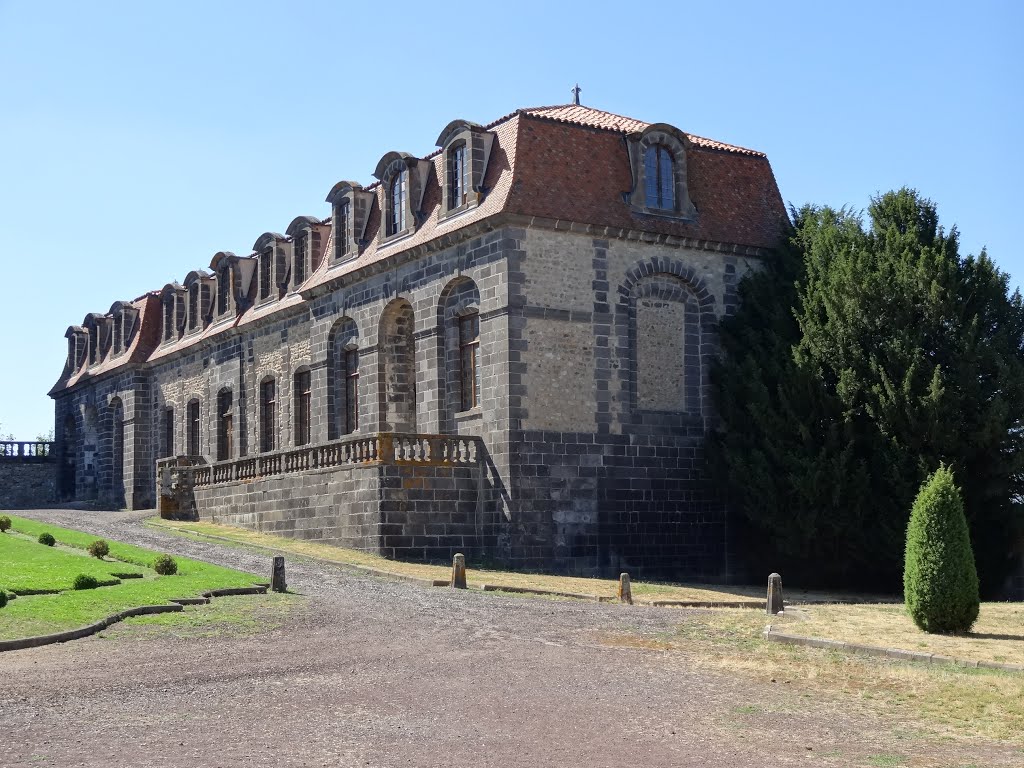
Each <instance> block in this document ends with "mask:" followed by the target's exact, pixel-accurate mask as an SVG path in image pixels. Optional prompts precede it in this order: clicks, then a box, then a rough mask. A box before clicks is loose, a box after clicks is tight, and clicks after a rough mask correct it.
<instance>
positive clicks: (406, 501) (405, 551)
mask: <svg viewBox="0 0 1024 768" xmlns="http://www.w3.org/2000/svg"><path fill="white" fill-rule="evenodd" d="M480 472H481V470H480V468H479V467H476V466H458V467H451V466H412V465H388V464H368V465H365V466H359V465H348V466H344V467H334V468H330V469H319V470H307V471H305V472H296V473H290V474H287V475H281V476H277V477H262V478H257V479H253V480H238V481H234V482H228V483H216V484H213V485H206V486H201V487H198V488H196V489H195V490H194V498H195V509H196V513H197V514H198V516H199V519H200V520H208V521H210V522H216V523H222V524H225V525H237V526H240V527H243V528H248V529H250V530H255V531H261V532H264V533H272V534H275V535H278V536H288V537H290V538H296V539H307V540H314V541H319V542H323V543H325V544H334V545H337V546H342V547H351V548H353V549H359V550H363V551H366V552H373V553H375V554H381V555H384V556H386V557H392V558H399V559H408V560H449V561H450V559H451V557H452V555H453V554H454V553H455V552H463V553H465V554H467V555H479V554H482V553H483V552H485V551H488V550H489V549H491V548H492V546H491V545H493V539H494V538H495V535H494V532H493V527H494V526H493V524H490V525H488V524H487V523H486V521H485V520H484V514H483V506H484V501H485V498H486V493H485V491H484V489H483V487H482V485H481V480H480Z"/></svg>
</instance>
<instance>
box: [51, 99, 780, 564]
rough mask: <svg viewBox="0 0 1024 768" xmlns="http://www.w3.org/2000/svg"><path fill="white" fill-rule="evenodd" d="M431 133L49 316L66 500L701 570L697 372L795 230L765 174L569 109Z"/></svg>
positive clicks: (398, 542)
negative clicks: (368, 172)
mask: <svg viewBox="0 0 1024 768" xmlns="http://www.w3.org/2000/svg"><path fill="white" fill-rule="evenodd" d="M436 145H437V149H435V150H434V151H432V152H431V153H429V154H427V155H425V156H414V155H410V154H407V153H405V152H388V153H387V154H385V155H384V156H383V157H382V158H381V159H380V162H379V163H378V164H377V167H376V169H375V170H374V172H373V176H374V177H375V179H376V180H375V181H374V182H372V183H370V184H367V185H365V186H364V185H362V184H360V183H358V182H355V181H341V182H338V183H337V184H336V185H335V186H334V188H333V189H331V190H330V193H329V194H328V195H327V202H328V203H329V204H330V215H329V216H328V217H327V218H319V217H316V216H299V217H297V218H295V219H294V220H292V221H291V223H290V224H288V226H287V228H286V229H285V231H284V233H283V234H282V233H278V232H266V233H264V234H262V235H260V236H259V237H258V238H257V239H256V241H255V243H254V245H253V248H252V252H251V253H249V254H246V255H243V256H237V255H235V254H234V253H231V252H228V251H222V252H220V253H217V254H215V255H214V256H213V258H212V259H211V260H210V262H209V266H208V268H206V269H196V270H193V271H191V272H188V274H187V275H185V277H184V279H183V280H182V281H181V282H180V283H179V282H171V283H168V284H167V285H165V286H164V287H163V288H162V289H161V290H158V291H151V292H149V293H146V294H144V295H142V296H140V297H139V298H137V299H134V300H131V301H116V302H114V304H113V305H112V306H111V307H110V310H109V311H108V312H106V313H95V314H90V315H88V316H86V318H85V319H84V321H83V322H82V324H81V325H80V326H71V327H70V328H68V331H67V334H66V336H67V340H68V355H67V363H66V365H65V368H64V371H63V373H62V374H61V377H60V380H59V381H58V383H57V384H56V385H55V386H54V388H53V390H52V391H51V393H50V394H51V396H52V397H53V398H54V399H55V401H56V436H57V443H58V445H57V451H58V456H59V466H60V473H59V486H60V491H61V493H62V494H63V495H64V496H65V497H68V498H71V497H74V498H78V499H85V498H100V499H102V500H105V501H107V502H110V503H114V504H120V505H124V506H127V507H131V508H145V507H152V506H155V505H156V504H157V502H158V500H162V501H161V503H163V502H166V503H167V504H168V508H174V506H175V505H178V508H179V512H184V513H191V514H196V515H198V516H199V517H200V518H203V519H213V520H216V521H218V522H225V523H233V524H237V525H243V526H247V527H251V528H255V529H259V530H263V531H267V532H274V533H279V534H285V535H292V536H300V537H304V538H315V539H320V540H323V541H326V542H333V543H338V544H341V545H346V546H354V547H359V548H362V549H367V550H372V551H375V552H380V553H382V554H385V555H388V556H395V557H413V558H448V557H450V555H451V554H452V553H453V552H455V551H465V552H466V553H467V554H468V555H469V556H470V557H471V558H488V559H491V560H494V561H497V562H506V563H511V564H514V565H516V566H521V567H540V566H543V567H548V568H556V569H560V570H565V571H571V572H579V573H594V572H600V571H609V570H610V571H615V570H617V569H620V568H628V569H629V570H631V571H632V572H634V573H635V574H643V573H648V574H651V573H656V572H659V573H672V574H675V575H678V576H686V577H690V578H718V577H720V576H721V575H722V569H723V563H724V552H725V530H724V528H725V514H724V509H723V507H722V505H721V504H720V503H719V502H718V501H717V500H716V499H715V497H714V496H713V494H711V493H710V491H709V489H708V485H707V483H706V481H705V478H704V477H703V474H702V473H703V470H702V466H703V461H702V442H703V437H704V434H705V431H706V429H707V427H708V424H709V421H710V420H712V419H713V412H712V404H711V401H710V388H709V382H708V367H709V363H710V361H711V360H712V359H713V358H714V356H715V354H716V352H717V350H718V343H717V338H716V326H717V322H718V320H719V319H720V318H721V317H722V316H723V315H725V314H728V313H730V312H732V311H733V310H734V308H735V306H736V301H737V296H736V285H737V282H738V280H739V278H740V277H741V276H742V274H743V273H745V272H746V271H748V270H751V269H756V268H757V264H758V261H759V259H761V258H762V257H763V256H764V255H765V254H766V253H767V249H771V248H772V247H773V246H775V245H776V244H777V242H778V238H779V236H780V233H781V231H782V229H783V227H784V226H785V223H786V213H785V209H784V206H783V203H782V199H781V197H780V195H779V191H778V188H777V186H776V183H775V180H774V177H773V174H772V170H771V167H770V166H769V163H768V160H767V158H766V157H765V156H764V155H763V154H762V153H760V152H755V151H752V150H749V149H743V148H740V147H735V146H730V145H728V144H723V143H721V142H718V141H712V140H709V139H704V138H700V137H698V136H693V135H690V134H687V133H684V132H683V131H681V130H679V129H678V128H675V127H673V126H670V125H667V124H664V123H654V124H649V123H645V122H642V121H640V120H634V119H631V118H627V117H621V116H618V115H613V114H610V113H607V112H603V111H600V110H597V109H591V108H587V107H583V106H579V105H566V106H554V107H542V108H536V109H520V110H517V111H515V112H513V113H511V114H509V115H506V116H505V117H502V118H500V119H499V120H496V121H494V122H493V123H490V124H489V125H486V126H483V125H478V124H476V123H471V122H468V121H464V120H454V121H452V122H451V123H449V124H448V125H447V126H445V127H444V128H443V130H441V132H440V135H439V136H438V138H437V142H436Z"/></svg>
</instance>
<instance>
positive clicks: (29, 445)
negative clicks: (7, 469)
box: [0, 440, 56, 463]
mask: <svg viewBox="0 0 1024 768" xmlns="http://www.w3.org/2000/svg"><path fill="white" fill-rule="evenodd" d="M55 445H56V444H55V443H52V442H48V441H43V440H3V441H0V461H24V462H38V463H43V462H50V461H53V460H54V458H55V456H56V452H55V451H54V446H55Z"/></svg>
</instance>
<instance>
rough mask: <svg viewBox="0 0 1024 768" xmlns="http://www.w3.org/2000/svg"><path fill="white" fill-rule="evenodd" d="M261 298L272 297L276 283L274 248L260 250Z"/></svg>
mask: <svg viewBox="0 0 1024 768" xmlns="http://www.w3.org/2000/svg"><path fill="white" fill-rule="evenodd" d="M259 261H260V299H267V298H270V293H271V288H272V287H273V285H274V250H273V249H272V248H267V249H265V250H263V251H261V252H260V255H259Z"/></svg>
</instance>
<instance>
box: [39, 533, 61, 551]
mask: <svg viewBox="0 0 1024 768" xmlns="http://www.w3.org/2000/svg"><path fill="white" fill-rule="evenodd" d="M39 543H40V544H45V545H46V546H48V547H52V546H53V545H54V544H56V543H57V540H56V539H55V538H53V535H52V534H49V533H46V532H45V531H44V532H43V533H40V534H39Z"/></svg>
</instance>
